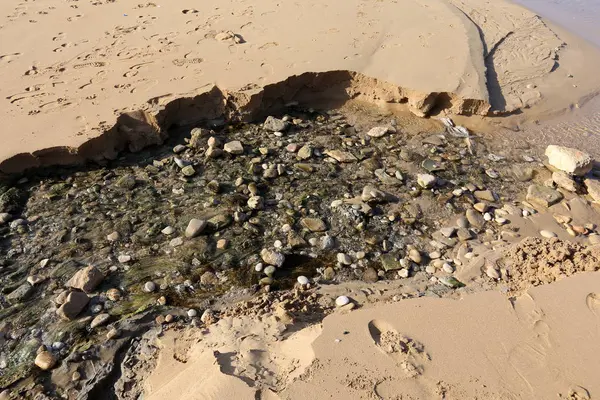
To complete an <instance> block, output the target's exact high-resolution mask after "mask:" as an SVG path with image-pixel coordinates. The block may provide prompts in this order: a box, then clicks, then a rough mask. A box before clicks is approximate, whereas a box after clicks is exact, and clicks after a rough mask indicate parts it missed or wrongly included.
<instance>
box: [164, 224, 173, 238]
mask: <svg viewBox="0 0 600 400" xmlns="http://www.w3.org/2000/svg"><path fill="white" fill-rule="evenodd" d="M161 233H162V234H163V235H167V236H168V235H172V234H173V233H175V228H173V227H172V226H167V227H166V228H165V229H163V230H162V231H161Z"/></svg>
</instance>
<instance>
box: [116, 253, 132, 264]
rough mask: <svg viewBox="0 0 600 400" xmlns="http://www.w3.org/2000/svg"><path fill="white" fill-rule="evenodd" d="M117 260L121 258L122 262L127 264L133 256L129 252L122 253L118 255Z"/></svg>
mask: <svg viewBox="0 0 600 400" xmlns="http://www.w3.org/2000/svg"><path fill="white" fill-rule="evenodd" d="M117 260H119V262H120V263H121V264H127V263H128V262H130V261H131V260H132V258H131V256H130V255H128V254H121V255H120V256H119V257H117Z"/></svg>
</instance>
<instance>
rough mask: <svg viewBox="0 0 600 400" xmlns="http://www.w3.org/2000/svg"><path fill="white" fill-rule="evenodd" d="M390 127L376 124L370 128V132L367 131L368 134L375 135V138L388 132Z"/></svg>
mask: <svg viewBox="0 0 600 400" xmlns="http://www.w3.org/2000/svg"><path fill="white" fill-rule="evenodd" d="M389 130H390V129H389V128H388V127H387V126H376V127H374V128H371V130H369V132H367V135H369V136H371V137H374V138H380V137H382V136H384V135H385V134H386V133H388V132H389Z"/></svg>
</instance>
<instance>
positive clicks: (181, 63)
mask: <svg viewBox="0 0 600 400" xmlns="http://www.w3.org/2000/svg"><path fill="white" fill-rule="evenodd" d="M202 61H204V60H203V59H202V58H178V59H175V60H173V64H174V65H175V66H176V67H183V66H184V65H186V64H200V63H201V62H202Z"/></svg>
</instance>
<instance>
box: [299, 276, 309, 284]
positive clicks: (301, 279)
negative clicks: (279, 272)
mask: <svg viewBox="0 0 600 400" xmlns="http://www.w3.org/2000/svg"><path fill="white" fill-rule="evenodd" d="M297 281H298V283H299V284H301V285H302V286H304V285H308V282H309V281H308V278H307V277H305V276H304V275H300V276H299V277H298V279H297Z"/></svg>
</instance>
